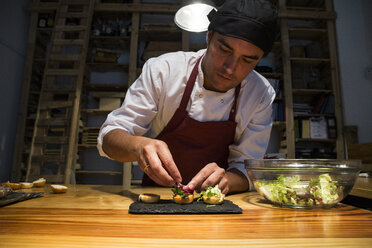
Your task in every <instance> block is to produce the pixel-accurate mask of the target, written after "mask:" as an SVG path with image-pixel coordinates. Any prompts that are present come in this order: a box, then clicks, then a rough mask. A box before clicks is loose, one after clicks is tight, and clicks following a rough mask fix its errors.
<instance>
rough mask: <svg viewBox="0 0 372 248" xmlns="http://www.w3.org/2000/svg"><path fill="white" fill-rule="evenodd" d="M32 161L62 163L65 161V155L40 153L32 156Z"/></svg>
mask: <svg viewBox="0 0 372 248" xmlns="http://www.w3.org/2000/svg"><path fill="white" fill-rule="evenodd" d="M32 160H33V162H43V163H47V162H58V163H64V162H65V156H63V155H40V156H34V157H33V158H32Z"/></svg>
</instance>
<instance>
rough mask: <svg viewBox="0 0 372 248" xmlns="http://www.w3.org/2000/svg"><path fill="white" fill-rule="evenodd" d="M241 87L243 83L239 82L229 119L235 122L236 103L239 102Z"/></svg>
mask: <svg viewBox="0 0 372 248" xmlns="http://www.w3.org/2000/svg"><path fill="white" fill-rule="evenodd" d="M240 87H241V84H238V85H237V86H236V87H235V98H234V103H233V106H232V108H231V110H230V116H229V120H230V121H234V122H235V114H236V103H237V102H238V97H239V92H240Z"/></svg>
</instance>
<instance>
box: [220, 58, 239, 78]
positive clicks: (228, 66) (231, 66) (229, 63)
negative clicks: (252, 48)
mask: <svg viewBox="0 0 372 248" xmlns="http://www.w3.org/2000/svg"><path fill="white" fill-rule="evenodd" d="M237 64H238V60H237V58H236V57H235V56H232V55H230V56H228V57H227V58H226V59H225V62H224V64H223V66H224V69H225V71H226V72H227V73H228V74H232V73H233V72H234V71H235V69H236V66H237Z"/></svg>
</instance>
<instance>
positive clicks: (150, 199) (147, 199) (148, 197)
mask: <svg viewBox="0 0 372 248" xmlns="http://www.w3.org/2000/svg"><path fill="white" fill-rule="evenodd" d="M138 200H139V201H141V202H144V203H155V202H158V201H159V200H160V195H157V194H150V193H145V194H140V195H139V197H138Z"/></svg>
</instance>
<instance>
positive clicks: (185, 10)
mask: <svg viewBox="0 0 372 248" xmlns="http://www.w3.org/2000/svg"><path fill="white" fill-rule="evenodd" d="M212 9H216V8H215V4H214V3H213V2H211V1H208V0H199V1H186V2H184V3H183V4H182V7H181V8H180V9H179V10H178V11H177V13H176V14H175V16H174V22H175V23H176V25H177V26H178V27H180V28H182V29H184V30H186V31H189V32H204V31H207V30H208V25H209V20H208V17H207V15H208V14H209V12H210V11H211V10H212Z"/></svg>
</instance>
